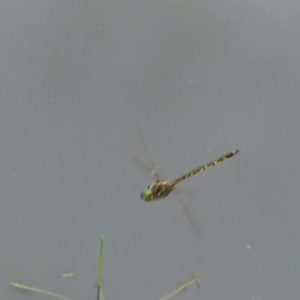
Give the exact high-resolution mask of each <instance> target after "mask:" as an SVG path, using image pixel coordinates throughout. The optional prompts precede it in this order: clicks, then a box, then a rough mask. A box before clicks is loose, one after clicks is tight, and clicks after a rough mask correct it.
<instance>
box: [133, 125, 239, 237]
mask: <svg viewBox="0 0 300 300" xmlns="http://www.w3.org/2000/svg"><path fill="white" fill-rule="evenodd" d="M137 128H138V131H139V137H140V138H139V141H140V142H141V143H142V149H141V150H142V151H141V153H142V157H143V158H138V155H137V156H136V157H135V158H134V160H135V162H137V163H139V165H140V166H142V167H143V169H145V170H147V172H150V173H151V175H152V176H153V177H154V179H155V181H154V182H153V183H152V184H151V185H149V186H148V187H146V188H144V189H143V190H142V192H141V194H140V198H141V199H142V200H144V201H145V202H151V201H153V200H158V199H163V198H166V197H167V196H168V195H169V194H170V193H171V192H172V191H174V193H175V194H176V196H177V198H178V199H179V202H180V205H181V207H182V209H183V211H184V213H185V215H186V216H187V218H188V220H189V222H190V225H191V227H192V229H193V231H194V233H195V234H196V236H197V237H199V228H198V227H199V226H197V223H198V221H196V220H195V218H193V216H192V214H191V211H190V209H189V208H188V202H187V200H188V199H187V198H188V197H187V196H188V194H190V193H187V191H183V190H181V189H178V188H177V184H178V183H180V182H181V181H183V180H185V179H187V178H189V177H191V176H194V175H196V174H198V173H201V172H203V171H206V170H209V169H211V168H213V167H214V166H217V165H219V164H221V163H223V162H224V161H226V160H228V159H229V158H231V157H232V156H234V155H235V154H237V153H238V152H239V150H237V149H235V150H233V151H231V152H229V153H227V154H225V155H223V156H221V157H220V158H218V159H215V160H213V161H211V162H208V163H206V164H204V165H201V166H199V167H197V168H195V169H193V170H191V171H190V172H187V173H185V174H184V175H182V176H180V177H179V178H177V179H175V180H166V177H164V176H163V175H162V174H161V173H160V172H159V169H158V167H157V165H156V163H155V161H154V160H153V159H152V157H151V155H150V153H149V150H148V147H147V145H146V142H145V140H144V138H143V134H142V131H141V128H140V125H139V123H137Z"/></svg>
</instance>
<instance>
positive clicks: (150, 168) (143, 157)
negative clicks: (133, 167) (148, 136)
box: [133, 123, 164, 180]
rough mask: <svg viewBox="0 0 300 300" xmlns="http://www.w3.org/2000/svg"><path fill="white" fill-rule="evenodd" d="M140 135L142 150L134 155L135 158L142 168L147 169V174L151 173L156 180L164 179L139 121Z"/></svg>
mask: <svg viewBox="0 0 300 300" xmlns="http://www.w3.org/2000/svg"><path fill="white" fill-rule="evenodd" d="M137 129H138V135H139V144H140V148H141V149H140V150H139V151H138V153H137V154H136V155H135V156H134V158H133V160H134V161H135V162H136V163H138V164H139V165H140V167H141V168H142V169H144V170H145V171H147V174H151V176H152V177H154V178H155V180H162V179H164V177H163V175H162V173H161V172H160V170H159V168H158V166H157V165H156V163H155V161H154V160H153V159H152V157H151V155H150V153H149V150H148V147H147V145H146V142H145V140H144V138H143V134H142V131H141V128H140V125H139V123H137Z"/></svg>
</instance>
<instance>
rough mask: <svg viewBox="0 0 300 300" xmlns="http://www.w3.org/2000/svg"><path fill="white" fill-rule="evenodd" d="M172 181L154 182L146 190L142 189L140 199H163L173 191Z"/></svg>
mask: <svg viewBox="0 0 300 300" xmlns="http://www.w3.org/2000/svg"><path fill="white" fill-rule="evenodd" d="M173 187H174V185H173V183H172V181H167V180H156V181H154V182H153V183H152V184H151V185H149V186H148V187H147V188H144V189H143V190H142V193H141V198H142V199H143V200H144V201H152V200H155V199H161V198H165V197H167V196H168V195H169V193H171V192H172V190H173Z"/></svg>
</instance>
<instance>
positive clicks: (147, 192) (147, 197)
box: [141, 188, 153, 201]
mask: <svg viewBox="0 0 300 300" xmlns="http://www.w3.org/2000/svg"><path fill="white" fill-rule="evenodd" d="M152 197H153V195H152V191H151V190H150V189H149V188H144V189H143V190H142V192H141V198H142V199H143V200H145V201H150V200H152Z"/></svg>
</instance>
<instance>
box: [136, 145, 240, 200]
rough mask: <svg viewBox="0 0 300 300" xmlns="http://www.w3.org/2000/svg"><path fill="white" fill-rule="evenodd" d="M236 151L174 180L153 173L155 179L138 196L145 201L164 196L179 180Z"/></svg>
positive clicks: (232, 152)
mask: <svg viewBox="0 0 300 300" xmlns="http://www.w3.org/2000/svg"><path fill="white" fill-rule="evenodd" d="M238 152H239V150H237V149H235V150H233V151H231V152H229V153H227V154H225V155H223V156H221V157H219V158H217V159H216V160H213V161H210V162H208V163H206V164H204V165H201V166H200V167H198V168H196V169H194V170H192V171H190V172H188V173H186V174H184V175H182V176H180V177H179V178H177V179H175V180H163V179H161V178H160V176H159V175H158V174H156V173H154V175H155V177H156V178H157V179H156V180H155V181H154V182H153V183H152V184H151V185H149V186H148V187H146V188H144V189H143V190H142V192H141V195H140V196H141V198H142V199H143V200H144V201H146V202H148V201H153V200H157V199H162V198H165V197H167V196H168V195H169V194H170V193H171V192H172V191H173V189H174V187H175V186H176V185H177V184H178V183H179V182H181V181H183V180H185V179H187V178H189V177H192V176H194V175H196V174H198V173H201V172H204V171H206V170H209V169H211V168H212V167H214V166H217V165H219V164H221V163H222V162H224V161H226V160H228V159H229V158H230V157H232V156H234V155H235V154H237V153H238Z"/></svg>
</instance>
